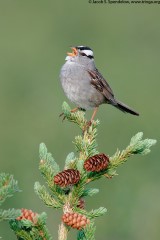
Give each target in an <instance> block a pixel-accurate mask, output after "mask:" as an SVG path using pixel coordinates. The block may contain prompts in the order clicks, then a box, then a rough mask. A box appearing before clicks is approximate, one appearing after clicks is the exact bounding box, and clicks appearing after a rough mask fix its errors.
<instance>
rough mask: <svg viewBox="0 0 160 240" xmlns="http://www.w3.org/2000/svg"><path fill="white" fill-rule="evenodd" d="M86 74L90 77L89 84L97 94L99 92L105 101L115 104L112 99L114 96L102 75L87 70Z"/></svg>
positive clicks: (95, 71) (96, 71)
mask: <svg viewBox="0 0 160 240" xmlns="http://www.w3.org/2000/svg"><path fill="white" fill-rule="evenodd" d="M88 73H89V75H90V77H91V84H92V86H93V87H95V88H96V89H97V90H98V91H99V92H101V93H102V94H103V95H104V96H105V98H106V100H107V101H108V102H110V103H112V104H116V101H115V99H114V94H113V91H112V89H111V88H110V86H109V84H108V83H107V82H106V80H105V79H104V77H103V76H102V74H101V73H100V72H99V71H98V69H96V70H88Z"/></svg>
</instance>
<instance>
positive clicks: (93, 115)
mask: <svg viewBox="0 0 160 240" xmlns="http://www.w3.org/2000/svg"><path fill="white" fill-rule="evenodd" d="M97 111H98V107H95V108H94V111H93V114H92V117H91V120H90V121H88V122H87V124H86V126H85V127H84V131H86V130H87V129H88V128H89V127H90V126H91V124H92V122H93V119H94V117H95V116H96V113H97Z"/></svg>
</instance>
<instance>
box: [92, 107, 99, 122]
mask: <svg viewBox="0 0 160 240" xmlns="http://www.w3.org/2000/svg"><path fill="white" fill-rule="evenodd" d="M97 111H98V107H95V108H94V111H93V114H92V117H91V120H90V122H91V123H92V121H93V119H94V117H95V116H96V113H97Z"/></svg>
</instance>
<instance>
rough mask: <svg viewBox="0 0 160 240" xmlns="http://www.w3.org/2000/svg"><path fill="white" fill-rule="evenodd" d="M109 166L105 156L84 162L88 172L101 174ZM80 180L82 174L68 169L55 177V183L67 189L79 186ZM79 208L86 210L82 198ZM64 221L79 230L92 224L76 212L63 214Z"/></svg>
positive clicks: (97, 156) (100, 155)
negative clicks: (70, 186) (71, 186)
mask: <svg viewBox="0 0 160 240" xmlns="http://www.w3.org/2000/svg"><path fill="white" fill-rule="evenodd" d="M108 164H109V158H108V156H106V155H105V154H103V153H101V154H96V155H94V156H92V157H90V158H88V159H87V160H86V161H85V162H84V169H85V170H86V171H87V172H100V171H103V170H105V169H107V167H108ZM79 180H80V172H79V171H78V170H75V169H67V170H64V171H62V172H60V173H58V174H57V175H56V176H55V177H54V183H55V184H57V185H59V186H60V187H67V186H69V185H74V184H77V183H78V182H79ZM77 207H79V208H82V209H83V208H84V200H83V199H82V198H81V199H79V202H78V205H77ZM62 221H63V222H64V223H65V224H66V225H68V226H70V227H72V228H76V229H78V230H80V229H82V228H85V227H86V225H87V224H89V223H90V221H89V219H88V218H87V217H86V216H84V215H82V214H79V213H75V212H67V213H65V214H63V216H62Z"/></svg>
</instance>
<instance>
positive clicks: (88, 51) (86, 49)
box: [76, 46, 94, 59]
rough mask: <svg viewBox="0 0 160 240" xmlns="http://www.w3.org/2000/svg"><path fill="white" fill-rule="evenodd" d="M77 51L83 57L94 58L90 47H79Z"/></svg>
mask: <svg viewBox="0 0 160 240" xmlns="http://www.w3.org/2000/svg"><path fill="white" fill-rule="evenodd" d="M76 49H77V50H78V51H79V52H80V54H81V55H82V56H87V57H88V58H90V59H92V58H94V55H93V51H92V49H91V48H90V47H86V46H77V47H76Z"/></svg>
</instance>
